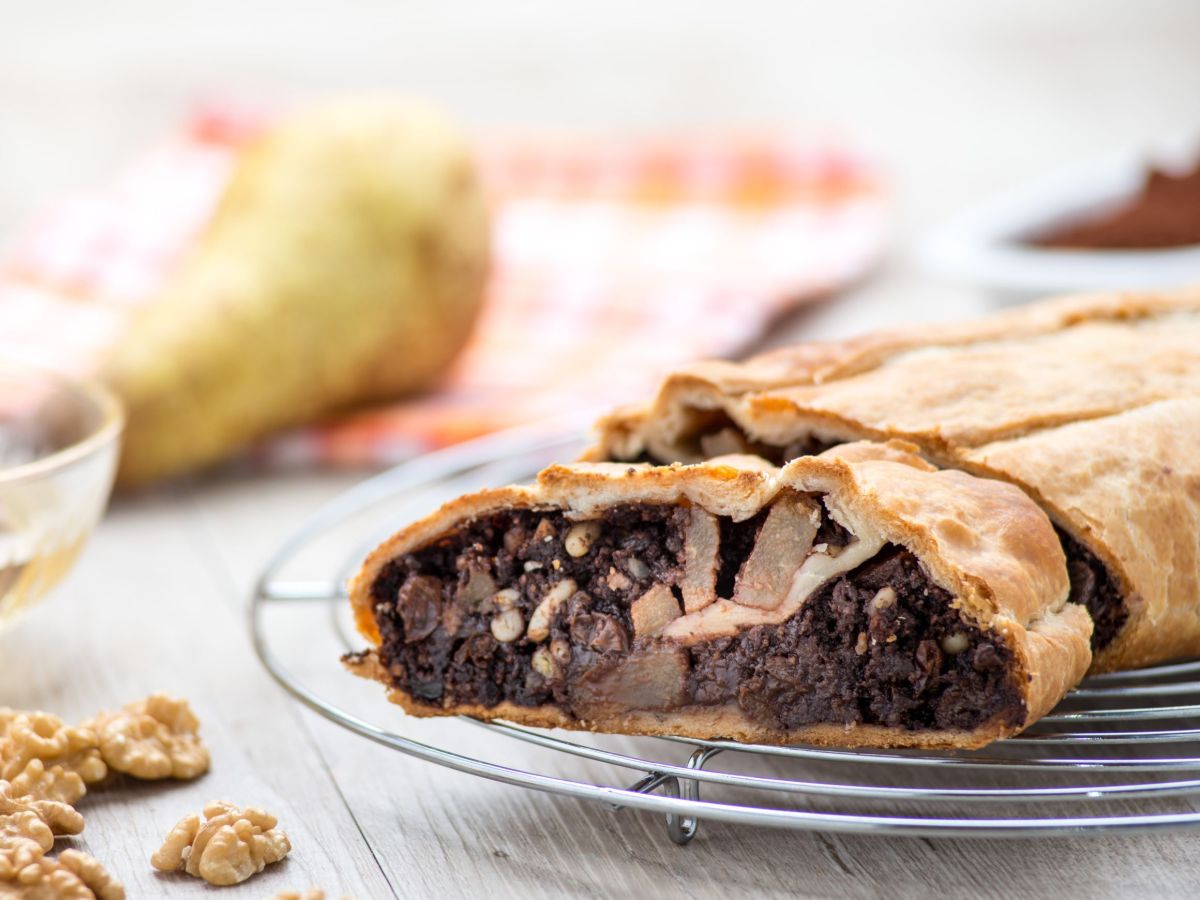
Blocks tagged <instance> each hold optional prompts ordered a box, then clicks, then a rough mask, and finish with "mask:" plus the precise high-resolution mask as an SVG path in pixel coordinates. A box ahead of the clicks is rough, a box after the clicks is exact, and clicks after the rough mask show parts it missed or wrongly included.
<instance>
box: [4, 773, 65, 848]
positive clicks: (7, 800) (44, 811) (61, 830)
mask: <svg viewBox="0 0 1200 900" xmlns="http://www.w3.org/2000/svg"><path fill="white" fill-rule="evenodd" d="M26 812H31V813H33V814H34V815H36V816H37V817H38V818H39V819H41V820H42V822H43V823H44V824H45V825H46V826H47V827H48V828H49V829H50V831H51V832H52V833H53V834H79V833H80V832H81V831H83V816H81V815H80V814H79V813H78V812H77V811H76V810H75V807H73V806H68V805H67V804H66V803H62V802H60V801H58V800H35V799H34V798H33V797H18V796H15V795H14V794H13V788H12V785H11V784H10V783H9V782H7V781H0V817H4V816H11V815H14V814H20V813H26ZM46 849H47V850H48V849H50V848H49V847H47V848H46Z"/></svg>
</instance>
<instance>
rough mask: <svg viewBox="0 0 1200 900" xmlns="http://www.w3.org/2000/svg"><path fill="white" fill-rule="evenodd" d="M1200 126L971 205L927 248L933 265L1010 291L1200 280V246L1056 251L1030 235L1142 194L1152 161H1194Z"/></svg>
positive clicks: (1170, 166)
mask: <svg viewBox="0 0 1200 900" xmlns="http://www.w3.org/2000/svg"><path fill="white" fill-rule="evenodd" d="M1197 157H1200V135H1196V134H1189V135H1187V136H1182V137H1179V138H1176V139H1174V140H1171V141H1162V142H1160V143H1159V144H1157V145H1156V146H1155V147H1154V148H1152V149H1151V150H1149V151H1146V150H1141V151H1137V150H1123V151H1118V152H1114V153H1110V154H1108V155H1106V156H1103V157H1099V158H1096V159H1093V160H1091V161H1090V162H1087V163H1084V164H1081V165H1077V166H1073V167H1071V168H1070V169H1067V170H1065V171H1061V172H1058V173H1056V174H1053V175H1051V176H1049V177H1046V178H1042V179H1040V180H1038V181H1034V182H1031V183H1029V184H1027V185H1025V186H1024V187H1021V188H1018V189H1016V190H1013V191H1008V192H1006V193H1004V194H1002V195H998V196H996V197H993V198H992V199H991V200H989V201H987V202H985V203H983V204H980V205H979V206H977V207H975V208H973V209H971V210H968V211H967V212H966V213H964V214H962V215H960V216H958V217H956V218H954V219H952V220H951V221H949V222H947V223H946V224H945V225H944V226H942V227H941V228H939V229H938V230H937V231H935V232H934V233H933V234H932V235H931V236H930V237H929V238H928V240H926V241H925V242H924V243H923V244H922V245H921V247H920V248H919V251H918V255H919V259H920V262H921V263H922V264H923V265H924V266H925V267H926V268H927V269H928V270H930V271H931V272H932V273H933V274H935V275H937V276H939V277H943V278H948V279H951V280H955V281H962V282H968V283H972V284H975V285H978V286H980V287H984V288H988V289H991V290H993V291H996V292H998V293H999V294H1001V295H1002V296H1003V297H1004V298H1005V299H1009V300H1022V299H1031V298H1032V297H1035V296H1045V295H1047V294H1054V293H1067V292H1071V291H1088V290H1130V289H1144V288H1163V287H1176V286H1179V285H1182V284H1187V283H1189V282H1193V281H1200V245H1195V246H1189V247H1179V248H1173V249H1169V250H1055V249H1048V248H1041V247H1034V246H1030V245H1028V244H1025V243H1023V241H1024V240H1028V238H1029V236H1030V235H1035V234H1038V233H1045V232H1046V231H1049V230H1051V229H1053V228H1054V227H1055V226H1056V225H1060V224H1063V223H1065V222H1068V221H1071V220H1076V219H1079V218H1086V217H1088V216H1089V214H1096V213H1099V212H1103V211H1104V210H1105V209H1106V208H1109V207H1111V206H1113V205H1114V204H1117V203H1120V202H1121V201H1122V200H1124V199H1125V198H1127V197H1129V196H1131V195H1133V194H1135V193H1136V192H1137V191H1138V189H1139V188H1140V186H1141V184H1142V182H1143V179H1144V178H1145V175H1146V172H1147V169H1148V168H1149V167H1150V166H1159V167H1162V168H1165V169H1167V170H1168V171H1180V170H1186V169H1187V168H1189V167H1190V166H1191V165H1194V164H1195V162H1196V160H1197Z"/></svg>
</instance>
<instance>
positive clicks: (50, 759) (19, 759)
mask: <svg viewBox="0 0 1200 900" xmlns="http://www.w3.org/2000/svg"><path fill="white" fill-rule="evenodd" d="M7 712H8V711H5V714H6V718H5V720H4V724H3V729H4V730H3V736H0V778H3V779H5V780H7V781H11V780H12V779H13V778H15V777H17V776H18V775H19V774H20V773H21V772H23V771H24V770H25V768H26V766H28V765H29V763H30V761H31V760H35V759H40V760H41V761H42V762H43V763H45V764H47V765H51V766H54V765H57V766H61V767H62V768H63V769H64V770H65V771H68V772H75V773H76V774H78V775H79V777H80V778H81V779H82V780H83V782H84V783H85V784H94V783H95V782H97V781H100V780H101V779H103V778H104V776H105V775H107V774H108V769H107V767H106V766H105V765H104V760H102V759H101V758H100V751H99V750H98V749H97V748H96V734H95V732H94V731H92V730H91V729H90V728H87V727H80V728H74V727H72V726H70V725H67V724H66V723H65V722H63V720H62V719H60V718H59V717H58V716H56V715H53V714H51V713H47V712H18V713H15V714H12V715H7Z"/></svg>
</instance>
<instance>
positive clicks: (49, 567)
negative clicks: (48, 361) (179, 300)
mask: <svg viewBox="0 0 1200 900" xmlns="http://www.w3.org/2000/svg"><path fill="white" fill-rule="evenodd" d="M123 421H124V417H123V414H122V412H121V406H120V403H119V402H118V401H117V399H116V398H115V397H114V396H113V395H112V394H110V393H109V392H108V391H107V390H106V389H105V388H103V387H101V386H99V385H97V384H91V383H85V382H77V381H72V380H70V379H68V378H63V377H61V376H59V375H54V374H52V373H50V372H47V371H45V370H42V369H38V368H35V367H33V366H28V365H25V364H23V363H18V362H11V361H0V629H3V627H4V626H5V624H7V623H8V622H10V621H11V620H12V617H13V616H14V615H15V614H16V613H17V612H19V611H20V610H22V609H24V608H26V607H28V606H30V605H32V604H33V603H35V602H37V601H38V600H40V599H41V598H42V597H44V596H45V595H46V593H47V591H49V590H50V588H51V587H53V586H54V584H55V583H57V582H58V581H59V579H61V578H62V576H63V575H65V574H66V573H67V571H68V570H69V569H70V568H71V565H72V563H74V561H75V558H76V557H77V556H78V555H79V551H80V550H81V549H82V547H83V545H84V542H85V541H86V540H87V538H88V535H89V534H90V533H91V531H92V528H93V527H94V526H95V524H96V522H97V520H98V519H99V518H100V516H101V514H102V513H103V512H104V507H105V504H106V503H107V501H108V495H109V492H110V491H111V490H112V482H113V474H114V471H115V469H116V463H117V451H118V449H119V443H120V442H119V440H118V439H119V437H120V434H121V426H122V424H123Z"/></svg>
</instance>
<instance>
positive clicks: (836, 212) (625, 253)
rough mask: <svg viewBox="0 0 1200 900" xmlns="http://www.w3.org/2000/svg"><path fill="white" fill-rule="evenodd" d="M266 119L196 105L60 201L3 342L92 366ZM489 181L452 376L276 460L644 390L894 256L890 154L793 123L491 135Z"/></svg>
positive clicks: (581, 405)
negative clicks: (470, 329) (677, 132)
mask: <svg viewBox="0 0 1200 900" xmlns="http://www.w3.org/2000/svg"><path fill="white" fill-rule="evenodd" d="M255 129H256V125H255V124H254V123H253V122H251V123H247V122H246V121H241V120H239V119H238V118H237V117H236V116H232V115H230V114H228V113H224V112H221V111H217V112H207V113H204V114H201V115H198V116H197V117H196V118H195V119H194V120H193V121H192V122H191V123H189V125H188V127H186V128H185V129H184V130H183V131H182V132H181V133H179V134H177V135H174V136H172V137H171V138H169V139H168V140H166V141H164V142H163V143H162V144H160V145H159V146H157V147H154V148H153V149H151V150H150V151H149V152H147V153H146V154H145V155H144V156H143V157H142V158H141V159H139V160H137V161H136V162H135V163H134V165H133V166H132V167H131V168H130V169H129V170H128V171H126V172H125V173H124V174H123V175H122V176H120V177H119V178H118V179H116V181H114V182H113V183H112V184H111V185H109V186H108V187H106V188H104V189H102V190H100V191H97V192H95V193H89V194H83V195H80V196H75V197H69V198H67V199H65V200H63V201H62V202H60V203H58V204H56V205H53V206H51V207H49V208H48V209H47V210H45V211H44V213H42V214H41V215H40V216H38V217H37V218H36V219H35V220H34V221H33V222H31V223H30V225H29V227H28V229H27V230H26V231H25V232H24V233H23V234H22V235H20V236H19V237H18V239H17V240H16V241H15V242H13V243H12V245H11V246H10V247H9V248H8V249H7V252H6V253H5V254H4V255H3V257H2V258H0V353H4V354H8V355H15V356H20V357H23V358H29V359H33V360H35V361H38V362H41V363H43V364H48V365H51V366H54V367H57V368H60V369H66V370H68V371H73V372H76V373H82V374H86V373H87V372H89V371H91V370H93V369H94V367H95V366H96V364H97V361H98V359H99V358H100V356H101V354H102V353H103V352H104V350H105V348H106V347H108V346H109V345H110V344H111V342H112V341H114V340H115V339H116V338H117V336H118V335H119V334H120V333H121V329H122V328H123V327H124V326H125V324H126V323H127V322H128V320H129V317H130V316H131V315H132V314H133V313H135V312H136V310H137V308H138V307H139V306H141V305H142V304H145V303H149V302H153V298H154V296H155V294H156V291H157V288H158V287H159V285H161V284H162V283H163V281H164V279H166V278H167V277H169V274H170V272H171V270H172V268H173V267H174V266H175V265H176V264H177V263H178V261H179V260H180V258H181V256H182V255H183V254H184V253H185V252H186V251H187V249H188V247H189V245H190V243H191V242H192V240H193V239H194V238H195V236H196V235H197V234H198V233H199V232H200V231H201V230H202V229H203V228H204V226H205V223H206V221H207V220H208V217H209V216H210V215H211V213H212V211H213V209H214V207H215V204H216V202H217V199H218V198H219V196H220V194H221V191H222V189H223V187H224V185H225V184H226V183H227V180H228V178H229V175H230V172H231V171H232V168H233V166H234V163H235V159H236V155H237V153H238V150H239V147H241V146H242V145H243V143H244V141H245V140H247V139H248V136H249V135H251V134H253V133H254V131H255ZM478 147H479V151H478V156H479V160H480V165H481V169H482V171H483V174H484V179H485V183H486V185H487V188H488V190H489V192H490V195H491V197H492V199H493V202H494V209H495V212H494V219H493V229H494V234H493V257H494V260H493V274H492V279H491V283H490V285H489V287H488V296H487V302H486V305H485V308H484V312H483V314H482V318H481V320H480V322H479V324H478V327H477V328H476V331H475V335H474V337H473V339H472V340H471V342H470V344H469V345H468V347H467V348H466V350H465V351H464V353H463V354H462V356H461V357H460V358H459V360H458V362H457V364H456V365H455V367H454V370H453V371H452V372H451V373H450V374H449V376H448V377H447V378H446V380H445V382H444V384H443V385H442V387H441V388H440V389H439V390H438V391H436V392H434V393H431V394H428V395H426V396H423V397H419V398H414V399H410V400H406V401H403V402H398V403H395V404H392V405H388V406H385V407H382V408H378V409H373V410H369V411H365V412H360V413H357V414H353V415H351V416H348V417H344V418H341V419H338V420H336V421H331V422H328V423H325V424H323V425H319V426H315V427H311V428H306V429H302V430H300V431H297V432H293V433H291V434H288V435H282V436H280V437H277V438H275V439H273V440H271V441H269V442H267V443H266V444H264V445H263V446H262V447H259V448H256V450H255V452H254V456H255V457H256V458H259V459H262V460H265V461H266V462H268V463H273V462H278V463H282V462H288V463H296V462H299V463H305V464H307V463H327V464H339V465H381V464H385V463H390V462H394V461H396V460H398V459H402V458H406V457H408V456H411V455H412V454H414V453H418V452H421V451H423V450H427V449H430V448H433V447H438V446H442V445H445V444H448V443H452V442H454V441H458V440H461V439H464V438H468V437H472V436H475V435H479V434H483V433H485V432H488V431H491V430H494V429H497V428H501V427H504V426H508V425H514V424H518V423H521V422H527V421H531V420H535V419H544V418H547V417H550V416H554V415H556V414H559V413H563V412H576V411H579V410H581V409H590V408H597V409H600V408H605V407H609V406H612V405H614V404H616V403H620V402H624V401H627V400H630V399H634V398H638V397H641V396H645V394H646V392H647V391H648V390H650V389H651V388H652V386H653V384H654V383H655V381H656V380H657V379H658V378H659V377H661V375H662V374H663V373H664V372H665V371H666V370H668V369H670V368H671V367H673V366H676V365H678V364H681V363H684V362H687V361H689V360H693V359H697V358H700V357H710V356H729V355H733V354H736V353H738V352H740V351H743V350H745V349H748V348H749V347H751V346H752V345H753V344H754V342H755V341H757V340H758V339H760V338H761V337H762V336H763V335H764V334H765V332H766V331H767V329H768V328H769V326H770V323H771V322H772V321H773V320H774V319H775V318H776V317H778V316H779V315H780V314H782V313H784V312H786V311H787V310H788V309H790V308H792V307H794V306H796V305H797V304H800V303H802V302H805V301H808V300H812V299H815V298H818V297H821V296H824V295H827V294H828V293H830V292H832V291H834V290H836V289H838V288H840V287H843V286H845V285H846V284H847V283H849V282H851V281H853V280H854V279H856V278H858V277H860V276H862V275H863V274H864V273H865V272H866V271H867V270H868V269H869V268H870V267H871V266H872V264H873V263H874V262H875V261H876V260H877V259H878V257H879V256H880V253H881V250H882V247H883V239H884V224H885V208H884V202H883V197H882V191H881V188H880V184H879V180H878V178H877V176H876V173H875V172H874V171H873V170H872V169H871V168H870V167H869V166H868V165H866V164H865V163H864V162H863V161H862V160H861V159H859V158H857V157H856V156H854V155H853V154H851V153H849V152H847V151H845V150H842V149H839V148H831V147H813V146H811V145H807V144H799V143H793V142H791V141H789V140H788V139H786V138H782V137H774V138H758V139H745V138H739V139H732V140H730V139H726V140H707V139H695V138H678V139H668V140H653V141H652V140H645V139H641V140H632V141H622V142H609V141H589V142H580V141H562V140H553V139H537V140H534V139H526V140H509V139H504V140H499V139H491V140H480V141H479V142H478Z"/></svg>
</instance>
